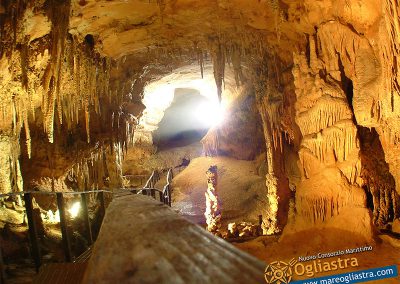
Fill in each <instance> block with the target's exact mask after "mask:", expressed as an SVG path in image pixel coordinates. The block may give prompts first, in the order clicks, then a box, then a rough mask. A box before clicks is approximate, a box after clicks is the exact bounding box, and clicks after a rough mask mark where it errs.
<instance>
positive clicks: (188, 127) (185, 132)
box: [153, 89, 209, 150]
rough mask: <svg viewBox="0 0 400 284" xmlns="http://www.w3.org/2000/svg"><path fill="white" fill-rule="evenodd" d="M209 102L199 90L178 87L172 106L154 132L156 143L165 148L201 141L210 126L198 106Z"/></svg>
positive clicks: (160, 148) (161, 148) (160, 147)
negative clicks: (204, 120) (202, 117)
mask: <svg viewBox="0 0 400 284" xmlns="http://www.w3.org/2000/svg"><path fill="white" fill-rule="evenodd" d="M207 103H208V99H207V98H206V97H204V96H202V95H200V93H199V92H198V91H197V90H193V89H176V90H175V96H174V100H173V102H172V104H171V106H170V107H169V108H168V109H167V110H166V111H165V114H164V117H163V119H162V120H161V121H160V123H159V125H158V129H157V130H156V131H154V132H153V142H154V145H156V146H157V147H158V149H159V150H165V149H169V148H175V147H183V146H187V145H190V144H192V143H195V142H198V141H200V140H201V139H202V138H203V137H204V135H206V133H207V131H208V129H209V126H208V125H207V124H206V123H204V122H203V121H202V120H201V114H199V113H198V108H199V106H201V105H204V104H207ZM204 115H205V114H204Z"/></svg>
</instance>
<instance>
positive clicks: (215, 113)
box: [195, 101, 224, 127]
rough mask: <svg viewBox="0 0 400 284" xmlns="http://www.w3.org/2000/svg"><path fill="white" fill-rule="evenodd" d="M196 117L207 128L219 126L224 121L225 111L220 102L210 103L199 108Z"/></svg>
mask: <svg viewBox="0 0 400 284" xmlns="http://www.w3.org/2000/svg"><path fill="white" fill-rule="evenodd" d="M195 116H196V118H197V119H198V120H199V122H201V123H202V124H203V125H205V126H208V127H212V126H217V125H220V124H221V123H222V122H223V121H224V109H223V108H222V107H221V106H220V104H219V103H218V102H211V101H209V102H207V103H202V104H200V105H199V106H198V107H197V109H196V111H195Z"/></svg>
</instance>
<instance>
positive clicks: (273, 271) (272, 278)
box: [264, 258, 297, 284]
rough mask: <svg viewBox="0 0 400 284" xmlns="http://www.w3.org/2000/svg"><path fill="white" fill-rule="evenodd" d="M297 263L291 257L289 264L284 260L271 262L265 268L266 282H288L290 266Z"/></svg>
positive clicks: (269, 283) (290, 278) (286, 283)
mask: <svg viewBox="0 0 400 284" xmlns="http://www.w3.org/2000/svg"><path fill="white" fill-rule="evenodd" d="M296 263H297V261H296V260H295V259H294V258H293V259H292V260H291V261H290V262H289V264H288V263H286V262H284V261H274V262H271V263H270V264H269V265H267V267H266V268H265V272H264V278H265V281H267V283H268V284H288V283H290V281H291V280H292V276H293V271H292V267H293V266H294V265H295V264H296Z"/></svg>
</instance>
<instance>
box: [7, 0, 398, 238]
mask: <svg viewBox="0 0 400 284" xmlns="http://www.w3.org/2000/svg"><path fill="white" fill-rule="evenodd" d="M399 14H400V7H399V4H398V2H396V1H394V0H378V1H377V0H366V1H355V0H322V1H311V0H295V1H289V0H246V1H244V0H231V1H227V0H215V1H196V0H175V1H166V0H157V1H142V0H127V1H117V0H113V1H108V0H84V1H81V0H80V1H78V0H68V1H58V0H51V1H42V0H35V1H26V0H15V1H2V2H1V4H0V31H1V43H0V192H1V193H9V192H15V191H22V190H39V191H56V192H62V191H70V190H88V189H104V188H107V189H116V188H120V187H121V186H122V185H123V184H127V182H126V180H124V179H122V175H124V174H126V175H128V174H130V175H136V174H140V175H145V176H146V175H147V176H148V175H149V174H150V173H151V171H152V170H154V169H160V170H161V169H167V168H170V167H172V168H175V171H176V173H178V172H180V174H179V175H177V176H176V179H175V180H174V183H175V185H176V202H178V203H177V208H178V209H179V208H180V209H182V208H183V207H182V206H188V208H191V209H193V208H194V209H196V210H197V211H201V210H200V209H199V206H198V204H204V203H202V202H203V200H201V202H200V201H198V200H197V199H196V198H194V197H193V196H190V194H191V193H193V194H194V195H195V196H197V194H200V193H201V196H204V191H205V189H206V185H205V184H201V183H200V182H198V181H199V180H200V179H203V180H204V176H202V175H203V173H204V170H203V169H200V168H199V169H195V168H193V167H192V166H193V164H197V165H199V163H198V161H194V160H195V158H198V159H206V158H205V157H200V156H202V155H203V154H204V153H205V154H207V155H208V156H216V157H212V158H215V159H216V160H220V161H223V163H224V162H226V163H228V164H231V167H230V168H229V165H226V169H227V171H228V170H233V168H235V169H236V171H234V172H233V173H223V172H222V173H221V177H222V178H221V180H222V184H221V188H222V189H221V199H222V200H224V199H225V198H226V196H228V200H230V201H232V200H233V198H232V196H234V197H235V198H236V197H237V198H238V199H240V198H241V197H240V196H245V197H246V198H249V196H252V198H250V199H249V200H247V199H244V200H241V201H237V202H230V201H228V202H227V204H226V205H223V208H225V209H224V210H226V211H227V212H226V214H225V215H224V212H222V216H227V219H226V220H224V217H223V218H222V223H223V224H224V226H225V224H226V223H227V222H233V221H235V222H241V221H249V222H255V221H256V220H254V219H255V218H254V217H255V216H258V215H262V216H263V220H262V227H263V231H264V233H265V234H275V233H279V234H280V233H282V239H286V238H289V239H290V238H294V237H295V236H296V235H297V234H299V232H303V231H304V232H309V231H310V230H311V231H312V230H322V231H323V230H326V231H329V232H331V233H332V235H335V234H336V235H337V236H338V237H340V236H341V235H342V234H343V232H342V231H340V230H344V231H346V232H349V233H351V236H353V240H355V242H361V241H365V242H372V241H373V240H376V235H377V234H379V230H381V229H383V230H385V229H387V228H389V224H390V223H392V222H393V221H394V220H396V218H399V217H400V198H399V193H400V73H399V72H400V20H399ZM185 88H186V89H193V90H195V91H197V92H198V93H199V95H201V96H202V97H204V98H207V99H209V100H210V102H212V103H213V104H214V106H217V109H218V107H220V108H221V110H222V111H221V113H222V112H224V119H223V120H222V121H221V123H220V124H218V123H216V124H215V125H212V126H211V127H210V129H209V130H208V132H207V134H206V135H204V137H203V138H202V139H199V140H198V141H195V142H196V143H193V144H190V146H189V144H186V145H185V147H178V148H166V149H161V147H160V149H158V150H159V151H158V150H157V147H158V146H159V145H157V143H156V142H154V141H153V133H154V132H155V131H157V129H158V127H159V126H160V123H161V121H162V119H163V117H164V114H165V112H166V111H167V110H168V108H169V107H171V106H172V104H173V101H174V95H175V93H176V90H177V89H185ZM207 111H208V112H211V108H210V110H204V111H203V112H204V116H208V117H210V113H207ZM212 112H215V111H212ZM189 114H191V115H192V114H193V115H195V111H194V110H193V111H190V112H189ZM170 127H171V129H172V128H173V127H174V125H171V126H170ZM200 140H201V144H200ZM153 142H154V143H153ZM192 142H193V141H192ZM203 152H204V153H203ZM124 158H126V159H125V162H124ZM183 159H186V160H188V161H189V163H188V165H182V161H183ZM244 164H246V165H245V166H243V172H241V171H240V169H239V170H238V169H237V167H240V166H241V165H244ZM201 165H205V163H204V164H203V163H201ZM209 165H210V164H208V165H207V166H209ZM249 165H250V166H249ZM218 166H219V165H218ZM199 167H200V166H199ZM249 168H254V169H255V172H254V173H251V174H249V173H248V169H249ZM200 176H201V177H200ZM224 176H225V177H227V176H229V179H230V180H229V184H225V185H224V184H223V182H224ZM183 177H184V178H183ZM185 179H190V180H189V181H188V180H185ZM197 182H198V183H197ZM185 184H186V185H189V184H190V185H193V188H182V185H185ZM194 184H196V186H195V185H194ZM232 184H233V185H234V186H232V187H231V189H232V190H231V191H233V192H232V193H231V191H229V190H225V189H226V188H228V186H229V185H232ZM260 184H261V185H262V186H260ZM233 189H234V190H233ZM242 191H246V194H241V193H242ZM229 196H231V199H229ZM245 201H246V202H247V201H248V203H249V204H250V205H249V206H248V207H246V204H245V203H246V202H245ZM1 202H2V203H4V202H6V201H4V202H3V201H1ZM52 202H53V201H51V200H50V201H49V200H39V199H38V200H37V203H38V204H39V206H41V209H43V210H45V211H48V210H49V209H52V210H53V209H54V208H51V207H52V205H54V204H53V203H54V202H53V203H52ZM179 202H183V203H185V202H189V204H186V205H185V204H183V203H179ZM1 205H3V204H1ZM238 205H240V207H237V206H238ZM194 209H193V210H194ZM201 209H204V208H201ZM182 210H183V209H182ZM232 212H241V213H240V214H238V215H237V216H234V215H235V214H230V213H232ZM198 213H200V214H198ZM203 213H204V212H196V214H195V215H198V216H200V215H202V214H203ZM10 218H11V217H10ZM18 218H19V217H18ZM12 219H13V220H14V218H12ZM17 221H18V222H19V219H18V220H17ZM14 223H15V222H14ZM14 229H15V228H13V230H14ZM348 241H349V242H350V241H351V238H350V239H349V240H348Z"/></svg>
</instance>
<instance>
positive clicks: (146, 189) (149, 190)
mask: <svg viewBox="0 0 400 284" xmlns="http://www.w3.org/2000/svg"><path fill="white" fill-rule="evenodd" d="M172 179H173V172H172V169H168V172H167V184H166V185H165V186H164V188H163V189H162V190H160V189H157V188H155V185H156V184H157V182H158V181H160V173H159V172H158V171H157V170H155V171H153V172H152V174H151V176H150V177H149V179H148V180H147V182H146V184H145V185H144V186H143V188H141V189H139V190H138V189H133V190H131V192H133V193H135V194H143V195H147V196H151V197H153V198H154V199H156V200H157V198H156V196H157V194H158V199H159V201H160V202H162V203H164V204H166V205H168V206H171V202H172V199H171V182H172Z"/></svg>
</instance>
